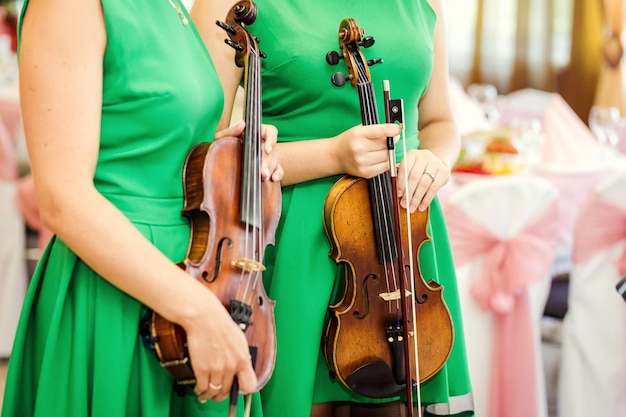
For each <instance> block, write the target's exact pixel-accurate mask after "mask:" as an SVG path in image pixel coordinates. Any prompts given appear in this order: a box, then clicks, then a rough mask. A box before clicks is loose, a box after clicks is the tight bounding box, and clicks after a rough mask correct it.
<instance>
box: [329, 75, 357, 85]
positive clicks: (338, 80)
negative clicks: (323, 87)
mask: <svg viewBox="0 0 626 417" xmlns="http://www.w3.org/2000/svg"><path fill="white" fill-rule="evenodd" d="M351 79H352V75H347V74H344V73H343V72H336V73H334V74H333V75H332V77H331V78H330V80H331V81H332V83H333V84H335V85H336V86H337V87H341V86H342V85H344V84H345V83H346V81H347V80H351Z"/></svg>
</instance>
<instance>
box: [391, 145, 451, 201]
mask: <svg viewBox="0 0 626 417" xmlns="http://www.w3.org/2000/svg"><path fill="white" fill-rule="evenodd" d="M407 176H408V188H407V184H406V181H405V178H407ZM449 180H450V168H449V167H448V166H447V165H446V164H445V163H443V161H442V160H441V159H440V158H439V157H438V156H437V155H435V154H434V153H432V152H431V151H429V150H428V149H412V150H410V151H408V152H407V154H406V156H405V157H404V159H403V160H402V162H400V165H399V167H398V197H399V198H400V206H401V207H403V208H406V207H407V206H408V207H410V211H411V213H412V212H414V211H415V210H416V209H417V210H420V211H424V210H426V208H427V207H428V206H429V205H430V202H431V201H432V200H433V198H435V195H436V194H437V191H439V189H440V188H441V187H443V186H444V185H445V184H447V182H448V181H449Z"/></svg>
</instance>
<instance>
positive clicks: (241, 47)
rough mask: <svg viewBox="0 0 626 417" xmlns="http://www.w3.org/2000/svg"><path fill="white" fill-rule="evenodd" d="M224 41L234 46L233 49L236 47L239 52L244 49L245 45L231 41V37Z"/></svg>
mask: <svg viewBox="0 0 626 417" xmlns="http://www.w3.org/2000/svg"><path fill="white" fill-rule="evenodd" d="M224 42H225V43H226V44H227V45H228V46H230V47H231V48H233V49H235V50H237V51H239V52H242V51H243V46H241V45H239V44H238V43H236V42H233V41H231V40H230V39H224Z"/></svg>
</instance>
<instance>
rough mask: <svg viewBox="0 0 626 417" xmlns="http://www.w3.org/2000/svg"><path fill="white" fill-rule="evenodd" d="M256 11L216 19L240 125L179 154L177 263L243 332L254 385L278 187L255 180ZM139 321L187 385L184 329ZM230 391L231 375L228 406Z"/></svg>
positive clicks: (259, 371)
mask: <svg viewBox="0 0 626 417" xmlns="http://www.w3.org/2000/svg"><path fill="white" fill-rule="evenodd" d="M256 16H257V9H256V5H255V4H254V3H253V2H251V1H247V0H242V1H239V2H237V3H236V4H235V5H234V6H233V7H232V8H231V10H230V12H229V13H228V16H227V17H226V19H225V22H217V24H218V25H219V26H220V27H222V28H223V29H224V30H225V31H226V32H227V34H228V36H229V39H226V41H225V42H226V43H227V44H228V45H230V46H231V47H233V48H234V49H235V50H236V57H235V62H236V64H237V65H238V66H240V67H243V68H244V116H245V121H246V127H245V131H244V133H243V135H242V137H239V138H233V137H228V138H220V139H217V140H215V141H213V142H203V143H200V144H198V145H196V146H195V147H194V148H193V149H192V150H191V151H190V152H189V154H188V155H187V158H186V160H185V166H184V174H183V183H184V193H185V203H184V208H183V215H185V216H187V217H188V218H189V220H190V224H191V236H190V241H189V247H188V251H187V255H186V257H185V259H184V261H182V262H180V263H179V264H178V265H179V266H180V267H181V268H182V269H184V270H185V271H186V272H187V273H188V274H190V275H191V276H193V277H194V278H196V279H198V280H200V281H201V282H202V283H203V284H204V285H205V286H206V287H207V288H209V289H210V290H211V291H213V292H214V293H215V294H216V295H217V296H218V298H219V299H220V300H221V301H222V303H223V304H224V307H225V308H226V309H227V310H228V311H229V312H230V315H231V317H232V318H233V320H234V321H235V322H236V323H237V324H238V325H239V326H240V327H241V329H242V330H243V331H244V332H245V334H246V338H247V340H248V344H249V347H250V353H251V357H252V362H253V365H254V370H255V372H256V376H257V380H258V386H257V389H261V388H262V387H263V386H264V385H265V384H266V383H267V381H268V380H269V378H270V376H271V374H272V371H273V369H274V363H275V356H276V335H275V333H276V331H275V323H274V304H275V303H274V301H273V300H270V299H269V298H268V297H267V294H266V293H265V289H264V286H263V281H262V272H263V270H264V269H265V267H264V265H263V263H262V260H263V255H264V252H265V248H266V246H267V245H268V244H273V243H274V233H275V231H276V227H277V225H278V220H279V218H280V211H281V189H280V184H279V183H277V182H271V181H261V153H262V149H261V147H262V139H261V74H260V59H261V57H262V53H261V52H260V51H259V49H258V46H257V41H256V38H254V37H253V36H252V35H250V34H249V33H248V32H247V31H246V29H245V28H244V25H248V24H251V23H252V22H254V20H255V19H256ZM207 319H208V320H210V319H211V318H210V317H209V318H207ZM147 327H148V329H147V333H148V335H147V338H148V341H149V342H150V343H151V344H152V345H153V347H154V349H155V351H156V354H157V356H158V358H159V360H160V362H161V365H162V366H163V367H165V368H166V369H167V370H168V371H169V372H170V373H171V374H172V375H173V376H174V378H175V379H176V381H177V382H178V384H182V385H189V386H193V385H195V383H196V379H195V376H194V372H193V368H192V364H191V362H190V359H189V355H188V352H187V341H186V336H185V332H184V330H183V329H182V328H181V327H180V326H178V325H177V324H174V323H172V322H169V321H167V320H166V319H164V318H163V317H161V316H160V315H159V314H157V313H156V312H152V314H151V317H150V321H149V323H148V324H147ZM145 337H146V336H144V338H145ZM237 391H238V388H237V383H236V381H235V383H234V386H233V389H232V390H231V404H232V401H233V396H234V397H236V396H237Z"/></svg>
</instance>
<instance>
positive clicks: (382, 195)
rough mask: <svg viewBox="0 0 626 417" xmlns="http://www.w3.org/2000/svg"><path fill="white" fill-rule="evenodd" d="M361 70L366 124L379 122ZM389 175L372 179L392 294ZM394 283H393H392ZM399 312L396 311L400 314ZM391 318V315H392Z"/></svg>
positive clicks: (394, 287)
mask: <svg viewBox="0 0 626 417" xmlns="http://www.w3.org/2000/svg"><path fill="white" fill-rule="evenodd" d="M358 71H359V80H362V81H361V82H360V84H361V88H360V90H361V93H362V101H363V102H364V105H363V108H364V118H365V119H366V122H367V123H366V124H378V123H379V120H378V112H377V107H376V98H375V95H374V90H373V87H372V83H371V81H370V80H369V77H368V74H367V73H366V72H365V69H364V68H362V67H361V66H358ZM387 179H388V177H387V176H385V175H384V174H381V175H377V176H376V177H374V178H372V179H371V181H373V182H374V183H375V186H374V187H373V188H374V190H375V192H376V193H377V195H376V196H375V198H374V199H373V200H374V203H375V204H376V210H377V212H378V213H379V214H380V216H375V217H376V219H377V223H378V224H377V225H376V226H377V227H375V228H374V230H375V232H376V233H378V237H379V240H378V241H379V242H380V245H381V248H380V250H381V251H382V259H383V264H384V265H385V284H386V288H387V293H388V294H391V293H394V292H395V291H399V286H398V282H397V279H396V277H397V274H396V271H395V269H396V266H395V262H393V254H394V250H393V247H394V246H393V245H394V243H395V240H394V239H393V233H392V231H391V223H390V218H389V217H388V213H389V212H390V208H389V207H387V206H386V204H385V203H388V201H387V198H386V196H387V195H388V184H386V182H385V181H384V180H387ZM385 185H387V187H385ZM398 272H399V271H398ZM391 283H392V284H391ZM401 296H402V294H399V297H398V298H396V300H393V298H392V299H391V301H390V302H389V303H388V308H389V313H390V314H391V312H392V304H393V303H394V301H395V305H396V306H395V310H396V312H398V311H400V310H401V309H400V297H401ZM398 314H399V313H396V316H398ZM390 320H391V316H390Z"/></svg>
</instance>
